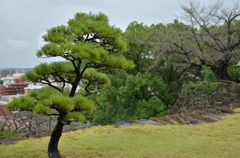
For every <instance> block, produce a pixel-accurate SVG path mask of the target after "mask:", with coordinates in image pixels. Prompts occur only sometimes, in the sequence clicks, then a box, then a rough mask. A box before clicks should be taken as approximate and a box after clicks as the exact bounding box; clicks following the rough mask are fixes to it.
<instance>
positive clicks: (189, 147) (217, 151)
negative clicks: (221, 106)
mask: <svg viewBox="0 0 240 158" xmlns="http://www.w3.org/2000/svg"><path fill="white" fill-rule="evenodd" d="M226 118H227V119H224V120H220V121H218V122H216V123H204V124H198V125H166V126H159V125H133V126H130V127H119V126H102V127H92V128H87V129H83V130H78V131H74V132H68V133H64V134H63V137H62V138H61V140H60V144H59V148H60V151H61V153H62V155H63V156H64V157H65V158H161V157H162V158H193V157H194V158H227V157H231V158H239V157H240V113H235V114H232V115H228V116H226ZM48 141H49V137H43V138H30V139H28V140H24V141H21V142H19V143H17V144H14V145H9V146H5V145H0V157H1V158H12V157H15V158H25V157H31V158H33V157H36V158H41V157H42V158H46V157H47V144H48Z"/></svg>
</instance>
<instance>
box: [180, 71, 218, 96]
mask: <svg viewBox="0 0 240 158" xmlns="http://www.w3.org/2000/svg"><path fill="white" fill-rule="evenodd" d="M201 74H202V76H203V78H202V81H199V82H195V83H189V84H186V85H184V86H183V87H184V89H185V93H187V94H188V95H190V96H194V95H199V94H202V93H204V94H211V93H212V92H214V91H215V90H216V89H218V87H219V83H218V81H217V79H216V77H215V75H214V73H213V72H212V71H211V69H210V68H208V67H203V68H202V71H201Z"/></svg>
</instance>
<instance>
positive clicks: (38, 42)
mask: <svg viewBox="0 0 240 158" xmlns="http://www.w3.org/2000/svg"><path fill="white" fill-rule="evenodd" d="M46 33H47V32H46V31H45V32H43V33H41V35H40V36H39V38H38V41H37V49H40V48H41V47H42V46H44V44H46V42H44V40H43V38H42V36H43V35H45V34H46Z"/></svg>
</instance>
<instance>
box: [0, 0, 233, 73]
mask: <svg viewBox="0 0 240 158" xmlns="http://www.w3.org/2000/svg"><path fill="white" fill-rule="evenodd" d="M198 1H201V2H206V3H213V2H214V1H216V0H198ZM232 1H235V0H226V2H225V3H230V2H232ZM186 2H187V1H186V0H0V68H31V67H34V66H36V65H38V64H39V63H41V62H44V61H45V60H43V59H38V58H37V57H36V51H37V50H38V49H40V48H41V46H42V45H43V42H42V39H41V36H42V35H43V34H44V32H45V31H46V30H47V29H49V28H51V27H55V26H58V25H65V24H66V23H67V21H68V19H70V18H72V17H73V16H74V14H75V13H77V12H85V13H89V12H93V13H98V12H103V13H105V14H106V15H107V16H108V17H109V19H110V24H111V25H115V26H116V27H119V28H121V29H122V30H124V29H125V28H126V27H127V26H128V24H129V23H130V22H132V21H138V22H143V23H144V24H147V25H151V24H153V23H154V24H156V23H164V24H166V23H170V22H172V21H173V20H174V19H176V17H177V16H180V14H181V13H182V11H181V8H180V5H181V4H186Z"/></svg>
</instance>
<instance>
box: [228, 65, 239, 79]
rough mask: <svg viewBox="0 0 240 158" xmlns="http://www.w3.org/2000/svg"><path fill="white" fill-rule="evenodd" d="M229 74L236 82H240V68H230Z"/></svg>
mask: <svg viewBox="0 0 240 158" xmlns="http://www.w3.org/2000/svg"><path fill="white" fill-rule="evenodd" d="M227 73H228V74H229V76H231V77H232V78H233V79H235V80H240V67H239V66H236V65H232V66H229V67H228V69H227Z"/></svg>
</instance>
